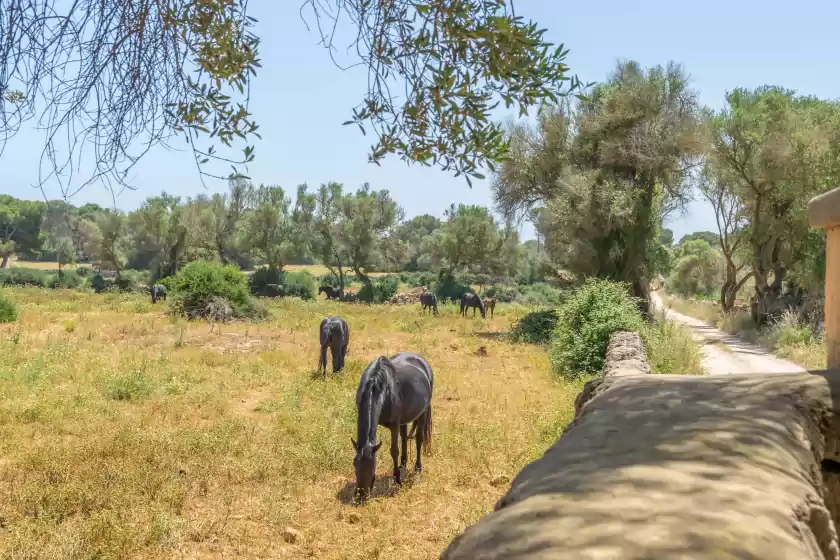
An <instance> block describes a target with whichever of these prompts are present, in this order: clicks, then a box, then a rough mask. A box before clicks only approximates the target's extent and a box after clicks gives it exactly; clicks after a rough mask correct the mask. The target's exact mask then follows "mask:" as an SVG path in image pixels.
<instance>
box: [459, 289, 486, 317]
mask: <svg viewBox="0 0 840 560" xmlns="http://www.w3.org/2000/svg"><path fill="white" fill-rule="evenodd" d="M467 307H472V308H473V317H475V310H476V308H478V309H479V310H480V311H481V317H482V318H486V317H487V316H486V315H485V314H484V303H483V302H482V301H481V297H479V295H478V294H471V293H466V294H464V295H462V296H461V315H462V316H464V317H466V316H467Z"/></svg>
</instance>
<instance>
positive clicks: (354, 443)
mask: <svg viewBox="0 0 840 560" xmlns="http://www.w3.org/2000/svg"><path fill="white" fill-rule="evenodd" d="M350 441H351V442H352V443H353V449H355V450H356V451H358V450H359V444H358V443H356V440H355V439H353V438H350Z"/></svg>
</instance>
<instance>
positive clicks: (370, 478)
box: [350, 438, 382, 501]
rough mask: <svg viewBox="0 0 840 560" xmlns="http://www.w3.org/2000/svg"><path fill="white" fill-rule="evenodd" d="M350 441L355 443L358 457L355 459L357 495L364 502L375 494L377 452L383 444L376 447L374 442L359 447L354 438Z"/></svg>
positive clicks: (354, 447) (354, 446) (380, 443)
mask: <svg viewBox="0 0 840 560" xmlns="http://www.w3.org/2000/svg"><path fill="white" fill-rule="evenodd" d="M350 441H351V442H353V449H355V450H356V456H355V457H354V458H353V466H354V467H355V469H356V493H357V494H358V497H359V499H360V501H364V500H365V499H366V498H367V497H368V495H369V494H371V493H372V492H373V483H374V482H376V452H377V451H379V448H380V447H382V442H381V441H380V442H379V443H377V444H376V445H374V444H373V442H367V443H365V444H362V445H359V444H358V443H356V440H354V439H353V438H350Z"/></svg>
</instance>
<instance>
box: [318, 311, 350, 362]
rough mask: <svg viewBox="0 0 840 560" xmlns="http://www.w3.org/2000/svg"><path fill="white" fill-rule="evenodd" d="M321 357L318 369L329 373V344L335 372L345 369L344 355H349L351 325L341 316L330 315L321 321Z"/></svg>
mask: <svg viewBox="0 0 840 560" xmlns="http://www.w3.org/2000/svg"><path fill="white" fill-rule="evenodd" d="M320 333H321V357H320V359H319V360H318V369H322V368H323V370H324V375H326V374H327V346H329V347H330V349H331V350H332V370H333V373H335V372H337V371H338V370H340V369H344V357H345V356H346V355H347V346H348V345H349V344H350V327H349V326H348V325H347V321H345V320H344V319H342V318H341V317H333V316H329V317H327V318H325V319H324V320H323V321H321V330H320Z"/></svg>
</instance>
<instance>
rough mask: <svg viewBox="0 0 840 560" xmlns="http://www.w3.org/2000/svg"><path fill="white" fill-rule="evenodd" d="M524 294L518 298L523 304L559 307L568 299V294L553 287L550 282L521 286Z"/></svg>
mask: <svg viewBox="0 0 840 560" xmlns="http://www.w3.org/2000/svg"><path fill="white" fill-rule="evenodd" d="M521 291H522V294H521V295H520V296H519V297H518V298H517V299H516V301H517V302H518V303H521V304H522V305H528V306H533V307H557V306H558V305H560V304H562V303H563V302H564V301H566V298H567V297H568V294H567V293H566V292H564V291H563V290H558V289H557V288H552V287H551V286H549V285H548V284H543V283H537V284H529V285H527V286H523V287H522V288H521Z"/></svg>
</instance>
